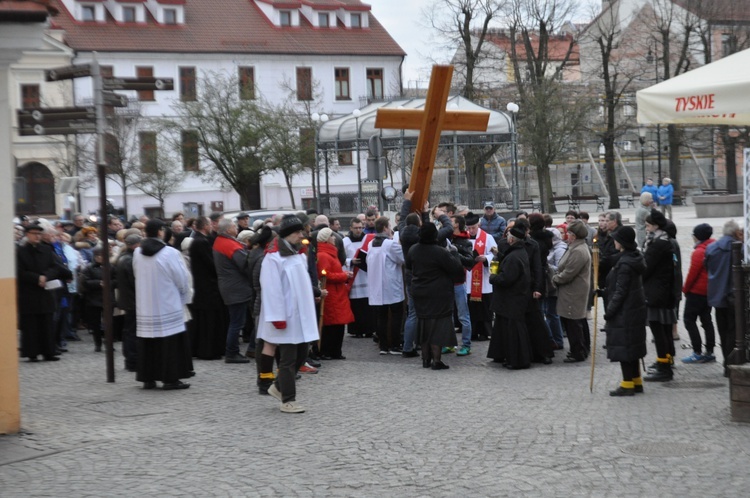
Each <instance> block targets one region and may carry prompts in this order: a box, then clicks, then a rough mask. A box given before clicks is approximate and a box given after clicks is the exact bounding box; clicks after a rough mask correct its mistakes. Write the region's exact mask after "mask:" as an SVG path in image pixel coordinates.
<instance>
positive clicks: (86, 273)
mask: <svg viewBox="0 0 750 498" xmlns="http://www.w3.org/2000/svg"><path fill="white" fill-rule="evenodd" d="M103 278H104V267H103V266H102V265H100V264H99V263H97V262H93V263H91V264H90V265H88V266H87V267H86V268H84V269H83V271H82V272H81V283H82V284H83V297H84V302H85V303H86V306H94V307H97V308H101V307H103V306H104V288H103V287H102V279H103Z"/></svg>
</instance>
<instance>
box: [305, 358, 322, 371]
mask: <svg viewBox="0 0 750 498" xmlns="http://www.w3.org/2000/svg"><path fill="white" fill-rule="evenodd" d="M307 363H308V365H310V366H311V367H315V368H320V362H319V361H318V360H317V359H315V358H311V357H310V356H308V357H307Z"/></svg>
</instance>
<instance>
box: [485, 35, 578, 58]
mask: <svg viewBox="0 0 750 498" xmlns="http://www.w3.org/2000/svg"><path fill="white" fill-rule="evenodd" d="M487 41H488V42H490V43H493V44H495V45H497V46H498V47H499V48H501V49H502V50H504V51H505V52H507V53H508V54H510V50H511V48H510V37H509V36H508V35H507V34H504V33H491V34H490V33H488V34H487ZM571 41H573V36H572V35H552V36H550V38H549V43H548V53H549V60H552V61H561V60H563V59H565V55H566V54H567V53H568V48H569V47H570V43H571ZM531 45H532V47H533V48H534V51H538V50H539V35H537V34H536V33H534V34H531ZM516 55H517V57H518V58H519V59H525V58H526V47H525V46H524V44H523V41H522V40H521V39H520V38H519V39H518V40H517V41H516ZM580 59H581V58H580V53H579V51H578V44H577V43H574V44H573V48H572V50H571V52H570V57H569V58H568V61H569V62H571V63H573V62H580Z"/></svg>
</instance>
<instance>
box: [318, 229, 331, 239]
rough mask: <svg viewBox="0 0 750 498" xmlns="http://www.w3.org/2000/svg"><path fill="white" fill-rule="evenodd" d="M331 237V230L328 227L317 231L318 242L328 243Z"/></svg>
mask: <svg viewBox="0 0 750 498" xmlns="http://www.w3.org/2000/svg"><path fill="white" fill-rule="evenodd" d="M331 235H333V230H331V229H330V228H328V227H325V228H321V229H320V230H319V231H318V242H328V240H329V239H330V238H331Z"/></svg>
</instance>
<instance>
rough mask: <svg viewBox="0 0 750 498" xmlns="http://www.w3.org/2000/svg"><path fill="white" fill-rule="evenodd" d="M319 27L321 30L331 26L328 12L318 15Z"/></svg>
mask: <svg viewBox="0 0 750 498" xmlns="http://www.w3.org/2000/svg"><path fill="white" fill-rule="evenodd" d="M318 26H319V27H321V28H328V27H329V26H330V24H329V23H328V13H327V12H326V13H320V14H318Z"/></svg>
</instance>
